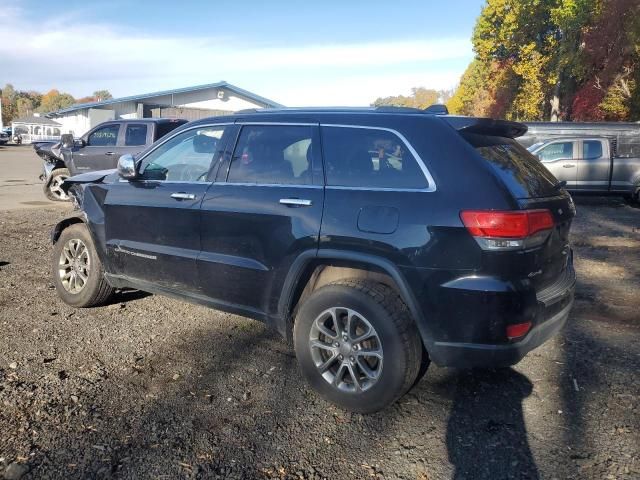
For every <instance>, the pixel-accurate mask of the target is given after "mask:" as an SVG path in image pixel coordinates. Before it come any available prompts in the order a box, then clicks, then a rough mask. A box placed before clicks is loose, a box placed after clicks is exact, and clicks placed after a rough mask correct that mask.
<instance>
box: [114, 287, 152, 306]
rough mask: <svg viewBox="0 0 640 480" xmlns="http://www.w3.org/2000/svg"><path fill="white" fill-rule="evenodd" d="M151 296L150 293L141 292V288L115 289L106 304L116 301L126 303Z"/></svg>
mask: <svg viewBox="0 0 640 480" xmlns="http://www.w3.org/2000/svg"><path fill="white" fill-rule="evenodd" d="M149 296H151V294H150V293H147V292H143V291H142V290H117V291H116V293H115V294H114V295H113V296H112V297H111V299H110V300H109V302H108V303H107V305H113V304H116V303H128V302H134V301H136V300H141V299H143V298H146V297H149Z"/></svg>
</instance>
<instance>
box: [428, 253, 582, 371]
mask: <svg viewBox="0 0 640 480" xmlns="http://www.w3.org/2000/svg"><path fill="white" fill-rule="evenodd" d="M575 285H576V275H575V270H574V269H573V261H572V257H570V258H569V262H568V265H567V268H566V269H565V271H564V272H563V274H562V275H561V276H560V277H559V278H558V280H557V281H556V282H555V283H554V284H552V285H550V286H549V287H547V288H545V289H544V290H542V291H540V292H537V294H536V296H535V300H534V301H533V303H535V304H536V305H537V307H533V309H525V311H527V312H530V313H528V314H527V315H531V317H529V318H530V319H531V320H530V321H532V323H533V327H532V329H531V330H530V331H529V333H527V335H526V336H525V337H524V338H523V339H521V340H519V341H515V342H512V343H471V342H455V341H437V340H436V341H435V342H433V343H432V344H431V345H430V348H429V349H428V350H429V356H430V357H431V360H432V361H433V362H434V363H436V364H437V365H440V366H446V367H455V368H473V367H506V366H510V365H514V364H516V363H518V362H519V361H520V360H521V359H522V358H523V357H524V356H525V355H526V354H527V353H528V352H530V351H531V350H533V349H534V348H537V347H539V346H540V345H542V344H543V343H544V342H546V341H547V340H549V339H550V338H551V337H553V336H554V335H556V334H557V333H558V332H559V331H560V330H561V329H562V327H564V325H565V324H566V323H567V319H568V317H569V313H570V311H571V307H572V306H573V299H574V292H575ZM516 298H518V297H516ZM520 300H522V302H517V303H522V304H524V297H522V298H521V299H520ZM534 311H535V313H533V312H534ZM501 314H502V316H503V318H505V319H506V320H507V323H518V322H520V321H523V320H524V318H523V317H517V321H513V317H511V316H509V315H506V316H504V312H498V311H493V315H497V316H498V317H499V316H501ZM509 320H511V321H509ZM468 322H469V323H470V324H473V322H474V319H473V318H469V319H468Z"/></svg>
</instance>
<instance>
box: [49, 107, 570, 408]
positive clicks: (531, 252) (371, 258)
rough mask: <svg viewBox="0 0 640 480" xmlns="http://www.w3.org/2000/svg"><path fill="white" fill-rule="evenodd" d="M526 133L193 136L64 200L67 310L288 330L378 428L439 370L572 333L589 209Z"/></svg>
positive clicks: (407, 123)
mask: <svg viewBox="0 0 640 480" xmlns="http://www.w3.org/2000/svg"><path fill="white" fill-rule="evenodd" d="M525 131H526V127H525V126H524V125H522V124H519V123H513V122H505V121H494V120H489V119H482V118H468V117H455V116H448V115H434V114H429V113H426V112H424V111H421V110H412V109H394V108H372V109H282V110H265V111H250V112H240V113H238V114H236V115H233V116H226V117H215V118H208V119H204V120H199V121H196V122H192V123H189V124H186V125H184V126H182V127H180V128H179V129H176V130H175V131H173V132H172V133H171V134H170V135H168V136H166V137H165V138H163V139H161V140H160V141H159V142H156V143H155V144H153V145H152V146H151V147H150V148H148V149H147V150H146V151H145V152H143V153H142V154H141V155H139V156H138V157H137V158H136V159H135V160H134V159H133V157H131V156H127V155H125V156H123V157H122V158H121V159H120V161H119V165H118V171H115V170H114V171H102V172H93V173H87V174H82V175H79V176H76V177H72V178H71V179H69V180H67V181H66V182H65V183H64V187H65V188H66V189H67V190H69V191H70V192H71V195H72V196H73V197H74V199H75V201H76V203H77V204H78V205H79V206H80V210H79V211H78V212H77V213H76V214H75V215H73V216H72V217H70V218H68V219H65V220H64V221H62V222H61V223H60V224H59V225H57V226H56V227H55V229H54V232H53V242H54V248H53V256H52V270H53V278H54V281H55V285H56V288H57V290H58V293H59V295H60V297H61V298H62V300H63V301H65V302H66V303H68V304H69V305H73V306H76V307H89V306H94V305H100V304H104V303H105V302H107V301H108V299H109V297H110V296H111V295H112V293H113V292H114V289H118V288H135V289H140V290H144V291H147V292H152V293H157V294H165V295H170V296H173V297H179V298H182V299H184V300H187V301H192V302H197V303H200V304H204V305H207V306H211V307H214V308H217V309H221V310H225V311H228V312H233V313H237V314H241V315H245V316H247V317H251V318H254V319H257V320H261V321H264V322H266V323H268V324H270V325H272V326H273V327H275V328H276V329H277V330H278V331H279V332H280V333H281V334H282V335H284V336H285V337H288V338H290V339H292V340H293V344H294V348H295V352H296V356H297V358H298V362H299V365H300V369H301V371H302V374H303V375H304V377H305V378H306V379H307V381H308V382H309V383H310V384H311V385H312V386H313V388H314V389H315V390H317V391H318V392H319V393H320V394H321V395H322V396H323V397H325V398H326V399H328V400H330V401H332V402H334V403H336V404H338V405H340V406H342V407H344V408H346V409H349V410H353V411H358V412H373V411H376V410H379V409H381V408H383V407H385V406H387V405H389V404H390V403H392V402H394V401H395V400H397V399H398V398H400V397H401V396H402V395H403V394H404V393H405V392H407V391H408V389H409V388H411V386H412V385H414V384H415V383H416V381H417V380H418V379H419V377H420V376H421V375H422V373H423V372H424V371H425V370H426V368H425V367H426V366H427V365H428V363H429V361H433V362H435V363H436V364H438V365H443V366H451V367H475V366H480V367H482V366H506V365H512V364H514V363H516V362H518V361H519V360H520V359H521V358H522V357H523V356H524V355H525V354H526V353H527V352H528V351H530V350H531V349H533V348H535V347H537V346H538V345H540V344H541V343H543V342H544V341H545V340H547V339H548V338H549V337H551V336H552V335H553V334H555V333H556V332H558V330H559V329H560V328H561V327H562V326H563V324H564V323H565V322H566V319H567V317H568V315H569V310H570V308H571V305H572V302H573V290H574V284H575V274H574V271H573V267H572V253H571V248H570V246H569V228H570V225H571V220H572V218H573V216H574V215H575V208H574V205H573V202H572V200H571V197H570V196H569V194H568V193H567V192H566V191H565V190H563V189H562V187H561V185H560V184H559V183H558V182H557V180H556V179H555V178H554V177H553V176H552V175H551V174H550V173H549V172H548V171H547V170H546V169H545V168H544V167H543V166H542V165H541V164H540V163H539V162H538V161H537V160H536V159H535V158H534V157H533V156H532V155H531V154H530V153H529V152H527V150H525V149H524V147H522V146H520V145H519V144H518V143H517V142H516V141H514V140H513V138H514V137H516V136H518V135H521V134H522V133H524V132H525Z"/></svg>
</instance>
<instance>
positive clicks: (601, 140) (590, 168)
mask: <svg viewBox="0 0 640 480" xmlns="http://www.w3.org/2000/svg"><path fill="white" fill-rule="evenodd" d="M615 147H616V139H615V138H613V137H605V136H600V137H599V136H589V137H563V138H553V139H547V140H545V141H541V142H537V143H534V144H533V145H531V146H530V147H529V148H528V150H529V151H530V152H531V153H533V154H534V155H535V156H536V157H538V159H539V160H540V161H541V162H542V164H543V165H544V166H545V167H546V168H547V169H548V170H549V171H550V172H551V173H553V175H554V176H555V177H556V178H557V179H558V180H560V181H563V182H566V188H567V189H568V190H569V191H571V192H585V193H589V192H593V193H598V194H614V195H620V194H622V195H629V196H635V199H636V200H637V195H638V188H639V186H640V158H635V157H628V156H620V155H618V154H617V152H616V148H615Z"/></svg>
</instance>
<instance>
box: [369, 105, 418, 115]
mask: <svg viewBox="0 0 640 480" xmlns="http://www.w3.org/2000/svg"><path fill="white" fill-rule="evenodd" d="M375 111H376V112H380V113H402V112H405V113H423V110H420V109H419V108H414V107H399V106H396V105H381V106H379V107H375Z"/></svg>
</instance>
